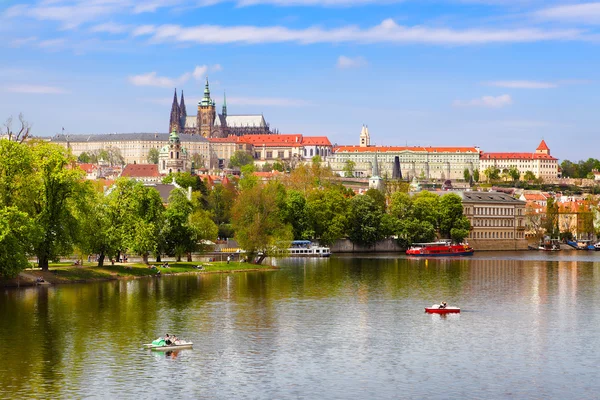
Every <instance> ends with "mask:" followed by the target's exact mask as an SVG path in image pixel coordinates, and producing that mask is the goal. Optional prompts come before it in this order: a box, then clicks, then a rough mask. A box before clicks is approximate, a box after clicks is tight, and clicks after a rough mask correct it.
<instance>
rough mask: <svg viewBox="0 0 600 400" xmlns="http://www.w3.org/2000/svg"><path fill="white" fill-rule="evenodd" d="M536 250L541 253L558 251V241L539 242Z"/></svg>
mask: <svg viewBox="0 0 600 400" xmlns="http://www.w3.org/2000/svg"><path fill="white" fill-rule="evenodd" d="M538 249H539V250H542V251H560V240H558V239H549V240H545V241H541V242H540V245H539V246H538Z"/></svg>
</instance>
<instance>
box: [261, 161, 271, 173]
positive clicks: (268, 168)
mask: <svg viewBox="0 0 600 400" xmlns="http://www.w3.org/2000/svg"><path fill="white" fill-rule="evenodd" d="M261 170H262V172H271V171H273V164H271V163H264V164H263V166H262V168H261Z"/></svg>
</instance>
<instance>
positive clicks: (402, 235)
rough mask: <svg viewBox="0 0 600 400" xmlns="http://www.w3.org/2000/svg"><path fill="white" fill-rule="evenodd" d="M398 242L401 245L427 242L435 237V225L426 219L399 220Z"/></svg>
mask: <svg viewBox="0 0 600 400" xmlns="http://www.w3.org/2000/svg"><path fill="white" fill-rule="evenodd" d="M398 224H399V229H398V232H397V236H398V239H399V240H398V242H399V243H400V244H401V245H403V246H405V247H406V246H408V245H410V244H411V243H427V242H431V241H433V240H434V239H435V227H434V226H433V225H432V224H431V223H429V222H427V221H419V220H417V219H415V218H410V219H403V220H399V222H398Z"/></svg>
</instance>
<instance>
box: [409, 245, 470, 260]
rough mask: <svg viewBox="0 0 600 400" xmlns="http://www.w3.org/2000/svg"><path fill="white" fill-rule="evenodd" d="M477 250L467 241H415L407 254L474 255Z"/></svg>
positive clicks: (432, 255)
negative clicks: (454, 242)
mask: <svg viewBox="0 0 600 400" xmlns="http://www.w3.org/2000/svg"><path fill="white" fill-rule="evenodd" d="M474 252H475V250H473V248H472V247H471V246H469V245H468V244H467V243H461V244H452V242H450V241H440V242H434V243H413V244H412V245H411V246H410V248H409V249H408V250H406V254H407V255H409V256H415V257H448V256H472V255H473V253H474Z"/></svg>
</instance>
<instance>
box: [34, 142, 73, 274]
mask: <svg viewBox="0 0 600 400" xmlns="http://www.w3.org/2000/svg"><path fill="white" fill-rule="evenodd" d="M32 151H33V166H34V170H35V171H36V173H35V174H34V176H33V178H34V185H35V187H36V193H35V195H34V196H33V197H32V198H31V199H29V201H30V202H31V206H32V209H33V214H31V216H32V217H33V218H34V221H35V224H34V229H35V231H36V233H35V234H34V236H33V241H32V242H33V243H32V244H33V252H34V253H35V254H36V255H37V257H38V260H39V266H40V268H42V270H44V271H47V270H48V263H49V261H50V260H54V259H56V258H58V257H59V256H60V255H64V254H71V252H72V245H73V242H74V241H75V239H76V237H75V235H76V224H77V221H76V219H75V217H74V211H75V210H74V208H75V205H76V203H75V197H76V196H77V195H78V192H79V189H80V182H81V181H82V179H83V171H81V170H80V169H78V168H67V166H70V165H72V163H74V161H75V160H74V159H73V158H72V157H71V156H70V155H68V154H67V152H66V150H65V149H64V148H62V147H61V146H58V145H55V144H51V143H43V142H34V143H32Z"/></svg>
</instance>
